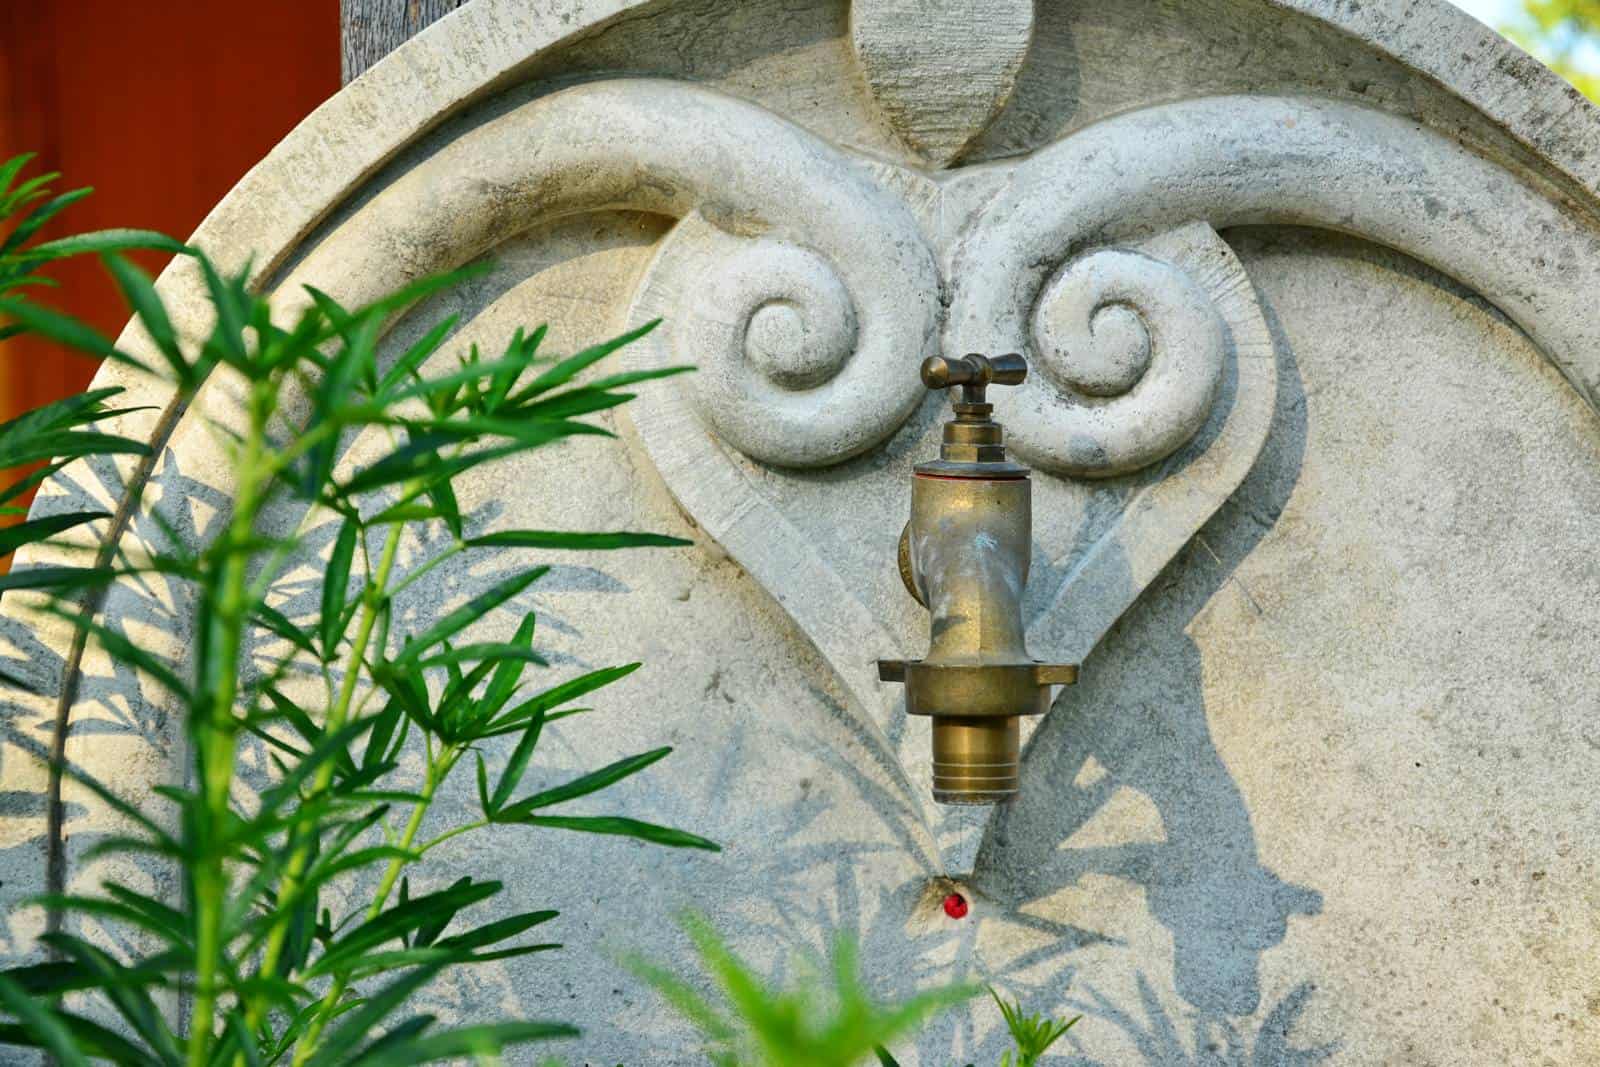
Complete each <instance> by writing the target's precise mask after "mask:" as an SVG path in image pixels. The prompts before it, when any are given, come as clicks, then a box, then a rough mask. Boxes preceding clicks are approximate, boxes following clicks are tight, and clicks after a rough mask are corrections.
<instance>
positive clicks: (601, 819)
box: [515, 815, 722, 852]
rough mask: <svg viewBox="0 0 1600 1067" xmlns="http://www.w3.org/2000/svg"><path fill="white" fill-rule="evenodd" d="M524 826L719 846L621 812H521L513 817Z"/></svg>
mask: <svg viewBox="0 0 1600 1067" xmlns="http://www.w3.org/2000/svg"><path fill="white" fill-rule="evenodd" d="M515 821H516V822H517V823H519V824H520V825H523V826H548V827H551V828H553V829H557V830H577V831H580V832H582V833H586V834H616V835H618V836H620V837H633V838H637V839H639V840H640V841H649V842H650V843H651V844H655V845H666V846H668V847H670V848H699V849H705V850H706V851H707V852H721V851H722V846H721V845H719V844H717V843H716V842H715V841H708V840H707V839H705V838H703V837H701V836H699V835H698V834H691V833H689V832H687V831H685V830H674V829H672V828H671V827H669V826H657V825H655V824H654V823H648V822H640V821H639V820H638V819H628V818H624V817H622V816H620V815H524V816H522V817H521V818H519V819H516V820H515Z"/></svg>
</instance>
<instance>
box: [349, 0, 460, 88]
mask: <svg viewBox="0 0 1600 1067" xmlns="http://www.w3.org/2000/svg"><path fill="white" fill-rule="evenodd" d="M464 3H466V0H339V37H340V40H341V43H342V48H341V49H340V57H341V60H342V65H343V74H344V82H345V84H346V85H348V84H350V81H351V79H353V78H354V77H356V75H358V74H360V73H361V72H362V71H364V70H366V69H367V68H368V67H370V66H372V64H374V63H376V62H377V61H378V60H380V59H382V58H383V57H384V56H386V55H388V54H389V53H390V52H392V51H394V50H395V49H396V48H398V47H400V45H401V44H403V43H404V42H405V41H406V40H407V39H408V38H410V37H412V36H413V35H415V34H416V33H417V32H418V31H419V30H421V29H422V28H423V27H424V26H426V25H428V24H429V23H430V22H433V21H434V20H435V19H438V18H440V17H441V16H444V15H448V14H449V13H450V12H452V11H454V10H455V9H456V8H458V7H460V6H461V5H462V4H464Z"/></svg>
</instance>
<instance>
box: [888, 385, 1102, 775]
mask: <svg viewBox="0 0 1600 1067" xmlns="http://www.w3.org/2000/svg"><path fill="white" fill-rule="evenodd" d="M1027 374H1028V365H1027V363H1026V362H1024V361H1023V358H1022V357H1021V356H1019V355H1005V356H997V357H995V358H993V359H990V358H988V357H986V356H981V355H977V354H973V355H968V356H964V357H962V358H961V359H954V360H952V359H945V358H944V357H942V356H930V357H929V358H928V359H927V360H926V361H924V362H923V364H922V382H923V384H924V385H926V386H927V387H928V388H929V389H949V388H951V387H952V386H960V387H961V396H960V399H958V400H956V401H954V403H953V407H954V409H955V418H954V419H952V420H950V421H949V422H947V423H945V426H944V443H943V444H942V445H941V446H940V448H939V458H938V459H935V460H930V461H928V462H927V463H920V464H918V465H917V467H916V474H915V476H914V477H913V478H912V480H911V521H910V522H908V523H906V527H905V530H904V532H902V533H901V535H900V577H901V579H902V580H904V582H905V586H906V589H907V591H909V592H910V593H911V595H912V596H913V597H915V598H916V599H917V602H918V603H920V604H922V606H923V607H925V608H927V609H928V613H929V616H930V623H931V630H930V635H929V642H928V654H927V656H926V657H924V658H923V659H920V660H915V661H909V662H908V661H906V660H879V661H878V677H879V678H881V679H882V680H883V681H885V682H903V683H904V684H905V687H906V712H907V713H908V714H911V715H929V716H932V717H933V796H934V799H935V800H937V801H939V802H940V803H944V804H993V803H996V802H998V801H1001V800H1005V799H1007V798H1008V797H1011V796H1013V795H1015V793H1016V791H1017V761H1018V737H1019V733H1020V731H1019V729H1018V718H1019V717H1020V716H1023V715H1040V714H1043V713H1044V712H1045V711H1048V710H1049V708H1050V697H1051V693H1052V689H1051V687H1052V686H1055V685H1071V684H1072V683H1073V682H1075V681H1077V679H1078V668H1077V666H1076V665H1067V664H1045V663H1036V662H1034V660H1033V658H1032V657H1031V656H1029V655H1028V648H1027V644H1026V642H1025V639H1024V638H1025V635H1024V631H1023V625H1022V593H1023V590H1024V588H1026V586H1027V584H1028V561H1029V555H1030V552H1031V546H1032V537H1033V492H1032V485H1031V483H1030V482H1029V481H1028V473H1029V472H1028V468H1027V467H1024V466H1022V465H1021V464H1020V463H1012V462H1011V461H1009V460H1008V459H1006V448H1005V434H1004V431H1003V429H1002V428H1001V426H1000V424H999V423H997V422H995V421H993V420H992V419H991V418H990V417H989V416H990V415H991V414H993V412H994V405H992V404H990V403H988V401H987V400H986V398H985V395H984V390H985V389H986V388H987V387H988V386H990V385H1020V384H1021V383H1022V380H1023V379H1024V378H1025V377H1027Z"/></svg>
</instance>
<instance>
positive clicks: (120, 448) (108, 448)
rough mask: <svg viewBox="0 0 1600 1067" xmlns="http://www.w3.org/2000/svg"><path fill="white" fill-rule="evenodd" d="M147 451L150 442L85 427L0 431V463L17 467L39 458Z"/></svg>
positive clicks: (73, 457) (135, 453) (137, 454)
mask: <svg viewBox="0 0 1600 1067" xmlns="http://www.w3.org/2000/svg"><path fill="white" fill-rule="evenodd" d="M149 452H150V449H149V446H147V445H145V444H144V443H143V442H142V441H134V440H131V439H130V438H126V437H118V436H116V435H114V434H106V433H95V432H93V431H88V430H70V431H69V430H57V431H52V432H34V433H27V432H25V431H24V432H21V433H14V434H13V433H0V467H16V466H20V465H21V464H24V463H32V462H33V461H35V460H40V459H51V460H53V459H63V458H71V459H79V458H82V457H84V456H108V455H129V456H143V455H148V454H149Z"/></svg>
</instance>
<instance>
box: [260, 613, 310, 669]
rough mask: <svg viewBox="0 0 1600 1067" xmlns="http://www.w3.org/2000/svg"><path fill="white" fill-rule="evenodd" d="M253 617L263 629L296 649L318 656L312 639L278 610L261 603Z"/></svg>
mask: <svg viewBox="0 0 1600 1067" xmlns="http://www.w3.org/2000/svg"><path fill="white" fill-rule="evenodd" d="M252 615H253V617H254V618H255V621H256V622H258V623H260V624H261V626H262V627H264V628H265V629H267V630H270V631H271V632H273V633H275V634H277V635H278V636H279V637H281V638H283V639H284V640H285V641H287V642H289V643H290V644H291V645H293V646H294V647H295V648H298V649H299V650H300V651H302V652H304V653H306V654H308V655H312V656H315V655H316V654H317V649H316V646H315V645H313V644H312V643H311V637H310V636H309V635H308V634H307V633H306V632H305V631H304V630H302V629H300V627H298V626H296V625H295V624H294V622H293V621H292V620H290V618H289V617H288V616H287V615H285V614H284V613H283V612H281V611H279V610H278V609H277V608H275V607H272V606H270V605H269V604H266V603H264V602H263V603H259V604H257V605H256V606H255V607H254V608H253V609H252Z"/></svg>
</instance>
